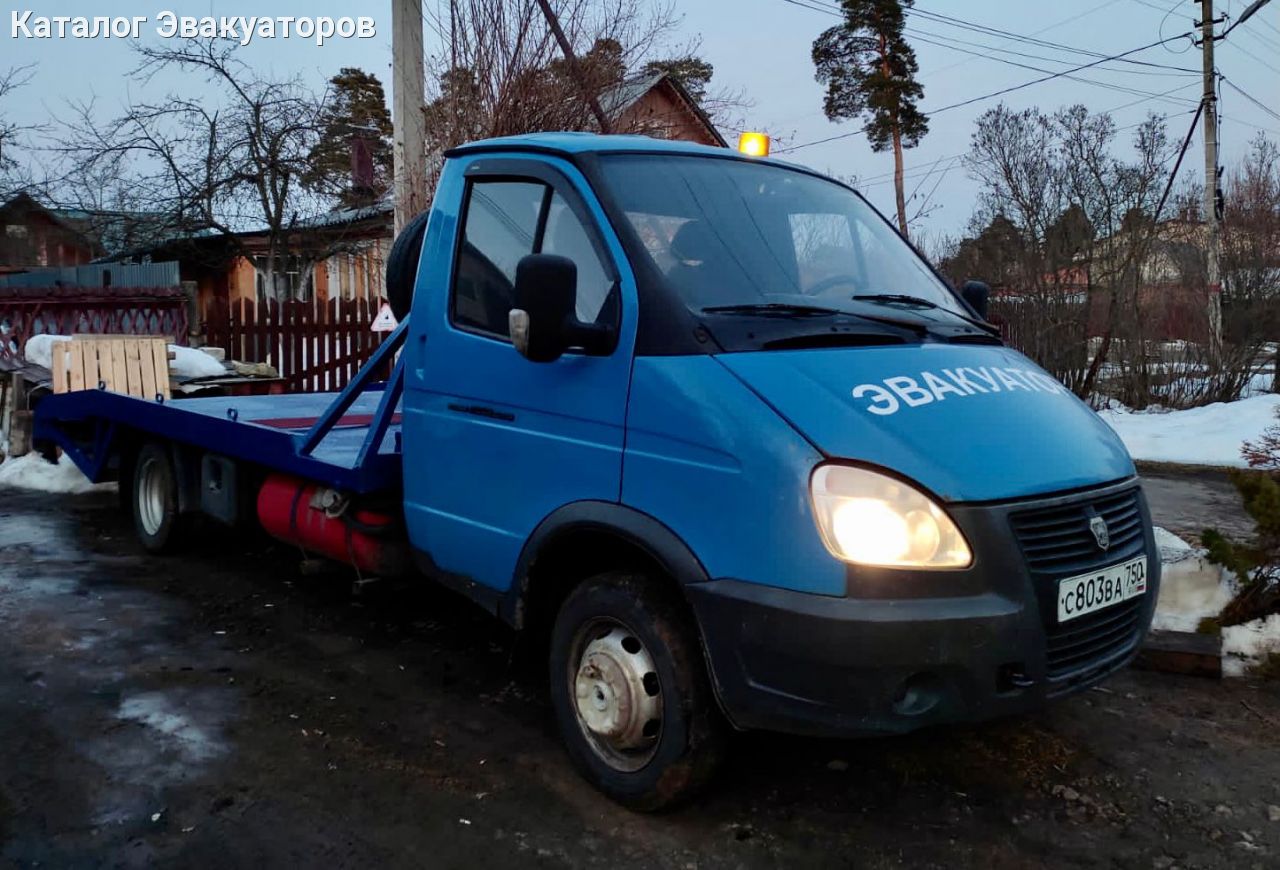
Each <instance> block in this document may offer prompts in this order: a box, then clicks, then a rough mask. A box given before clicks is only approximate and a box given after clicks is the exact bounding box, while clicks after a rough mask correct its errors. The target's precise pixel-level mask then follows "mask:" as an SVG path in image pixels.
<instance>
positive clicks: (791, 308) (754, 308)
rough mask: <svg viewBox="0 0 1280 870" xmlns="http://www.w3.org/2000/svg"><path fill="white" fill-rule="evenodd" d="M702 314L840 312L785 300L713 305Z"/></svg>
mask: <svg viewBox="0 0 1280 870" xmlns="http://www.w3.org/2000/svg"><path fill="white" fill-rule="evenodd" d="M702 313H703V314H758V315H762V316H764V317H828V316H830V315H832V314H841V313H843V312H841V311H837V310H836V309H834V308H823V307H822V306H820V305H792V304H790V303H787V302H758V303H755V304H751V305H713V306H711V307H710V308H704V309H702Z"/></svg>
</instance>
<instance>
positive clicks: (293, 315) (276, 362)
mask: <svg viewBox="0 0 1280 870" xmlns="http://www.w3.org/2000/svg"><path fill="white" fill-rule="evenodd" d="M381 306H382V301H381V300H376V299H375V300H368V299H343V300H336V299H335V300H332V301H329V302H298V301H288V302H275V301H272V302H265V303H258V304H254V303H253V302H250V301H248V300H238V301H237V302H234V303H231V304H228V303H227V302H225V301H223V300H216V301H215V302H214V303H213V304H212V305H211V306H210V309H209V310H208V312H206V315H205V330H206V340H207V342H208V344H209V345H211V346H213V347H221V348H223V349H225V350H226V352H227V358H228V359H235V360H240V361H243V362H252V363H268V364H270V365H272V366H274V367H275V368H276V369H277V370H278V371H279V372H280V376H281V377H282V378H284V380H285V389H286V390H287V391H288V392H304V393H313V392H328V391H333V390H340V389H342V388H343V387H344V386H346V384H347V383H348V382H349V381H350V380H351V378H352V377H354V376H355V373H356V372H357V371H359V369H360V367H361V366H362V365H364V363H365V362H366V361H367V360H368V359H369V357H370V356H371V355H372V354H373V352H374V350H375V349H376V348H377V347H378V345H380V344H381V343H382V340H383V339H384V338H385V335H384V334H382V333H376V332H373V331H372V330H371V329H370V327H371V326H372V325H373V320H374V318H375V317H376V316H377V314H378V309H379V308H381Z"/></svg>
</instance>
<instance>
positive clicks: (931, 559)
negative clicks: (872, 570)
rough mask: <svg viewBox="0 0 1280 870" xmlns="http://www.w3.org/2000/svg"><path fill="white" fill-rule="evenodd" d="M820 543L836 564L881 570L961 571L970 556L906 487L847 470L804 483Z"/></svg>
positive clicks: (951, 529)
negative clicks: (810, 499) (834, 559)
mask: <svg viewBox="0 0 1280 870" xmlns="http://www.w3.org/2000/svg"><path fill="white" fill-rule="evenodd" d="M810 491H811V495H812V497H813V512H814V516H816V517H817V520H818V529H819V531H821V533H822V540H823V542H824V543H826V545H827V549H828V550H830V551H831V553H832V555H834V556H835V557H836V558H838V559H842V560H844V561H846V562H852V563H853V564H855V565H873V566H877V567H882V568H967V567H969V565H971V564H972V563H973V552H972V551H971V550H970V549H969V544H968V543H967V542H966V541H965V539H964V535H962V534H961V533H960V530H959V529H958V528H956V524H955V523H954V522H952V520H951V517H949V516H947V512H946V511H944V510H943V509H942V508H941V507H940V506H939V505H938V504H936V503H935V502H934V501H933V500H932V499H931V498H929V497H928V496H926V495H925V494H924V493H922V492H920V491H919V490H918V489H915V488H914V487H912V486H911V485H909V484H906V483H903V482H902V481H900V480H897V479H895V478H892V477H888V476H886V475H883V474H877V473H876V472H874V471H869V470H868V469H865V468H854V467H852V466H848V465H820V466H818V468H817V469H815V470H814V472H813V477H812V479H811V481H810Z"/></svg>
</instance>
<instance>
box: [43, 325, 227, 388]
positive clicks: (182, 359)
mask: <svg viewBox="0 0 1280 870" xmlns="http://www.w3.org/2000/svg"><path fill="white" fill-rule="evenodd" d="M70 340H71V339H70V337H68V336H65V335H33V336H31V338H28V339H27V343H26V344H25V345H23V348H22V353H23V356H25V357H26V359H27V362H29V363H34V364H35V365H38V366H44V367H45V368H47V369H50V370H52V369H53V344H54V342H57V341H70ZM169 351H170V353H172V354H173V355H174V359H171V360H170V361H169V371H170V372H172V373H173V376H174V377H176V378H178V380H184V381H185V380H191V379H192V378H215V377H218V376H220V375H225V374H226V373H227V368H226V366H224V365H223V364H222V363H220V362H219V361H218V360H216V359H214V358H213V357H211V356H210V355H209V354H207V353H205V352H204V351H202V350H197V349H196V348H193V347H180V346H178V345H176V344H171V345H169Z"/></svg>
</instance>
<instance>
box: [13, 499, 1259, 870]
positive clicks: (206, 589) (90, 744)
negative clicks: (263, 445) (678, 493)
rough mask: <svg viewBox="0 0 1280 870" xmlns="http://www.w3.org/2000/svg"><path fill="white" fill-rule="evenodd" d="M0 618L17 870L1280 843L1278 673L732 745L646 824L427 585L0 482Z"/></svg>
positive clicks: (508, 662) (1170, 853) (697, 863)
mask: <svg viewBox="0 0 1280 870" xmlns="http://www.w3.org/2000/svg"><path fill="white" fill-rule="evenodd" d="M0 628H2V629H3V631H2V632H0V863H8V864H12V865H14V866H19V867H31V866H36V865H39V866H44V867H96V866H112V867H115V866H121V867H135V866H139V867H140V866H151V865H164V866H219V867H237V866H245V867H265V866H306V867H326V868H331V867H362V866H377V867H395V866H406V867H407V866H415V867H477V866H479V867H484V866H489V867H507V866H547V867H562V866H563V867H609V868H611V870H614V868H627V867H679V868H714V867H789V868H790V867H813V866H866V867H887V866H901V865H908V866H926V867H928V866H932V867H962V866H964V867H982V868H987V870H990V868H1003V867H1028V866H1043V865H1054V866H1071V867H1075V866H1107V867H1157V868H1161V867H1171V866H1175V865H1176V866H1178V867H1234V868H1239V867H1266V866H1276V863H1277V861H1280V820H1276V819H1280V782H1278V780H1277V776H1276V773H1277V771H1280V736H1277V735H1278V734H1280V689H1277V687H1276V686H1275V685H1274V684H1273V685H1271V686H1252V685H1250V684H1248V683H1230V684H1217V683H1214V682H1208V681H1201V680H1196V679H1189V678H1183V679H1180V678H1173V677H1167V676H1160V675H1155V674H1150V673H1138V672H1131V673H1125V674H1122V675H1120V676H1119V677H1117V678H1115V679H1113V680H1112V681H1111V682H1110V683H1108V684H1107V686H1106V687H1105V689H1103V690H1099V691H1093V692H1089V693H1087V694H1085V695H1083V696H1080V697H1076V698H1072V699H1069V700H1066V701H1064V702H1061V703H1059V704H1058V705H1056V706H1054V707H1052V708H1051V709H1049V710H1047V711H1045V712H1043V713H1041V714H1038V715H1034V716H1030V717H1026V718H1021V719H1016V720H1011V721H1004V722H997V723H993V724H988V725H983V726H980V727H968V728H956V729H948V730H943V731H935V732H929V733H925V734H920V735H916V736H913V737H909V738H903V739H893V740H880V741H865V742H859V743H842V742H829V741H812V740H794V739H787V738H782V737H775V736H770V735H749V736H742V737H740V738H739V739H738V740H737V745H736V747H735V751H734V756H733V763H732V765H731V767H730V769H729V770H728V771H727V772H726V774H725V775H724V776H723V777H722V778H721V780H720V781H719V782H718V784H717V787H716V788H715V789H714V790H713V791H712V792H711V793H710V794H708V795H707V796H706V797H705V798H703V799H702V800H700V801H698V802H697V803H696V804H695V805H694V806H691V807H688V808H686V809H685V810H683V811H681V812H679V813H676V814H672V815H667V816H662V817H643V816H636V815H633V814H631V813H628V812H626V811H624V810H621V809H619V808H617V807H615V806H613V805H610V804H608V803H606V802H604V801H603V800H601V799H600V798H599V797H598V796H597V795H596V793H595V792H593V791H592V790H591V789H590V788H589V787H587V786H586V785H584V784H583V783H581V782H580V781H579V780H578V779H577V778H576V776H575V775H574V774H573V772H572V771H571V770H570V769H569V767H568V765H567V762H566V760H565V758H564V756H563V754H562V752H561V750H560V747H559V744H558V742H557V740H556V738H555V735H554V733H553V730H552V724H551V716H550V712H549V710H548V708H547V705H546V704H545V702H544V701H543V699H542V696H541V694H540V691H541V690H540V687H539V685H538V681H537V679H536V678H532V677H530V676H527V674H528V672H529V671H530V670H531V668H529V667H526V666H527V665H530V664H534V665H536V663H531V662H528V661H525V658H526V657H525V656H524V655H522V652H521V650H520V648H519V647H518V646H516V645H514V644H513V643H512V638H511V637H510V635H509V634H508V633H507V632H506V631H505V630H504V629H502V628H501V627H500V626H498V625H497V624H496V623H494V622H492V621H491V620H489V619H488V618H487V617H485V616H483V615H482V614H479V613H477V612H476V611H474V610H473V609H472V608H471V607H470V606H469V605H467V604H465V603H463V602H462V601H460V600H458V599H455V598H453V597H452V596H450V595H449V594H448V593H444V592H439V591H434V590H433V589H431V588H430V587H427V586H425V585H424V586H417V587H414V588H410V589H400V590H396V589H382V590H377V589H370V590H367V591H366V593H365V594H363V595H362V596H361V597H360V598H358V599H355V600H354V601H353V599H352V597H351V586H350V578H349V577H347V576H345V575H343V574H341V573H337V574H328V575H321V576H311V577H304V576H302V574H301V573H300V572H299V562H298V558H297V554H296V553H290V552H289V551H288V550H286V549H282V548H273V547H267V546H265V545H254V546H246V545H244V544H243V543H237V542H235V541H232V540H231V539H229V538H228V537H227V536H226V535H218V534H211V535H209V536H207V537H206V538H205V539H204V540H203V541H202V542H201V545H200V549H199V550H198V551H197V552H196V553H195V554H193V555H190V556H187V557H185V558H181V559H168V560H165V559H152V558H144V557H142V556H141V555H140V554H139V552H138V550H137V548H136V547H135V545H134V543H133V541H132V538H131V533H130V530H129V529H128V527H127V524H126V522H125V520H124V518H123V517H121V516H120V514H119V513H118V511H117V510H116V508H115V505H114V498H113V497H110V496H91V497H84V498H80V499H67V498H61V497H59V498H53V497H49V496H41V495H32V494H17V493H13V492H0ZM532 670H534V671H535V672H536V670H537V668H536V667H534V668H532ZM1269 807H1270V808H1272V809H1269ZM1273 817H1276V818H1273Z"/></svg>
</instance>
